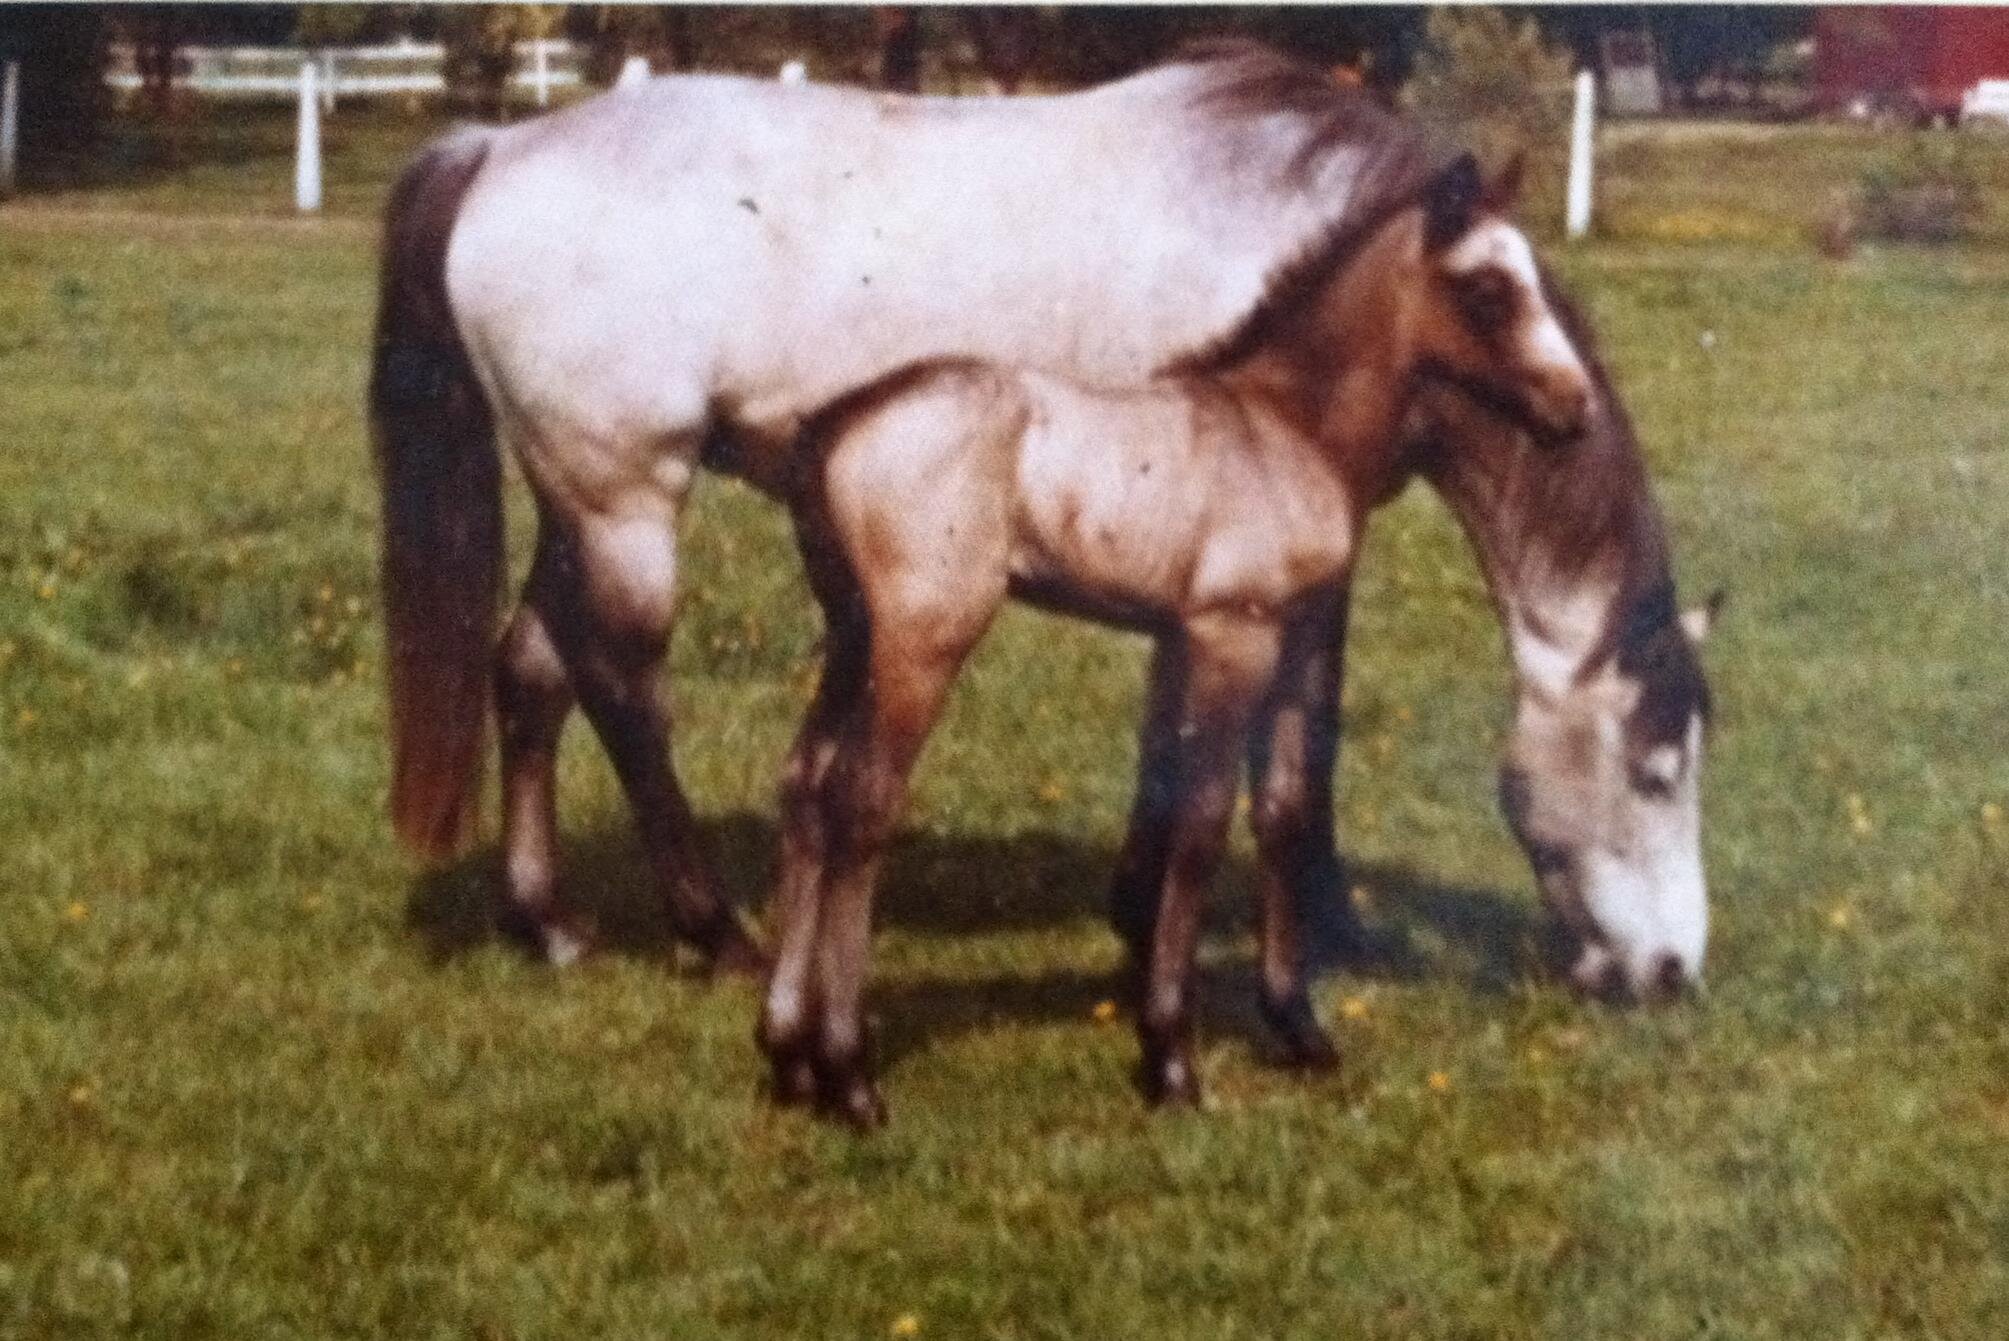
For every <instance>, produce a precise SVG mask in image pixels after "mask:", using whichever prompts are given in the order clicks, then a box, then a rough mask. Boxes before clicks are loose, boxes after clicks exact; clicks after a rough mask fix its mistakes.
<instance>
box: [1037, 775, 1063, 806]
mask: <svg viewBox="0 0 2009 1341" xmlns="http://www.w3.org/2000/svg"><path fill="white" fill-rule="evenodd" d="M1066 795H1067V787H1066V785H1065V784H1064V783H1062V782H1061V780H1060V779H1059V778H1048V779H1047V780H1046V781H1045V782H1042V783H1041V784H1040V785H1039V799H1040V800H1042V801H1046V802H1048V803H1051V802H1054V801H1058V800H1060V799H1061V798H1062V797H1064V796H1066Z"/></svg>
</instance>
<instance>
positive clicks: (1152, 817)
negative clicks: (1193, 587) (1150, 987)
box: [1109, 634, 1186, 974]
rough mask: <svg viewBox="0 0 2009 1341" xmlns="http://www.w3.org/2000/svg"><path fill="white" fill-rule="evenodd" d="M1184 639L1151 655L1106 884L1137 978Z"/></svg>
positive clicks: (1159, 870)
mask: <svg viewBox="0 0 2009 1341" xmlns="http://www.w3.org/2000/svg"><path fill="white" fill-rule="evenodd" d="M1185 647H1186V644H1185V640H1184V639H1183V638H1181V637H1178V636H1177V635H1172V634H1167V635H1163V636H1161V637H1160V638H1159V639H1158V641H1157V643H1156V644H1155V645H1154V646H1153V648H1152V652H1151V679H1150V683H1149V685H1148V686H1147V688H1146V690H1145V699H1144V721H1143V724H1142V726H1140V727H1139V728H1138V733H1137V788H1136V791H1135V792H1134V793H1133V794H1132V796H1131V800H1130V824H1129V827H1128V829H1127V830H1126V831H1125V832H1124V835H1123V850H1122V851H1121V852H1120V853H1119V854H1118V855H1117V858H1116V871H1115V874H1114V875H1113V876H1112V877H1111V878H1110V883H1109V920H1110V923H1111V924H1112V925H1113V926H1114V927H1115V928H1116V934H1117V935H1118V936H1121V937H1122V938H1123V943H1124V945H1126V946H1127V947H1129V950H1130V965H1131V968H1132V970H1133V971H1134V972H1137V973H1140V974H1141V973H1142V971H1143V968H1144V965H1145V964H1146V962H1147V961H1148V960H1149V958H1150V950H1151V935H1152V930H1153V928H1155V927H1156V926H1157V924H1158V892H1159V889H1160V887H1161V886H1162V885H1163V884H1164V882H1165V852H1166V842H1167V840H1168V839H1169V837H1170V835H1171V830H1172V804H1173V801H1174V799H1175V798H1176V797H1177V795H1178V768H1179V752H1178V743H1179V705H1180V698H1181V695H1182V694H1183V692H1184V688H1185V675H1186V654H1185Z"/></svg>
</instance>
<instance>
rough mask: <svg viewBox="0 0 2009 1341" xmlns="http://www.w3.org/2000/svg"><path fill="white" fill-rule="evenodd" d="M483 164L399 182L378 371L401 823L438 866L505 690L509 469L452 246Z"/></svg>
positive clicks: (424, 166) (374, 388) (443, 151)
mask: <svg viewBox="0 0 2009 1341" xmlns="http://www.w3.org/2000/svg"><path fill="white" fill-rule="evenodd" d="M487 156H488V140H487V136H486V134H485V133H484V132H482V131H479V130H473V131H463V132H458V133H456V134H453V135H449V136H447V137H445V138H443V139H441V140H439V141H437V142H435V143H434V144H432V145H431V146H429V147H428V148H427V149H426V150H425V151H424V152H423V153H421V154H420V155H419V157H418V158H417V159H415V160H414V161H413V162H412V164H411V166H410V167H408V168H406V169H405V172H404V175H403V176H402V177H400V178H399V179H398V183H397V186H396V187H395V188H394V189H393V190H392V192H391V199H390V205H389V207H388V209H387V210H386V211H385V216H384V238H383V259H382V287H381V289H380V291H379V298H378V304H377V329H376V349H375V353H374V356H373V357H372V360H371V370H370V429H371V437H372V441H373V445H374V448H375V454H376V462H377V476H378V481H379V483H380V484H381V486H382V491H383V550H382V556H381V558H382V579H383V602H384V626H385V629H384V631H385V641H386V654H387V658H388V679H389V686H388V688H389V698H390V710H391V721H390V727H391V821H392V824H393V826H394V827H395V828H396V830H397V833H398V836H399V837H400V838H401V839H403V840H404V842H405V843H406V844H407V845H408V846H409V847H411V848H412V849H413V850H414V851H415V852H418V853H420V854H421V855H423V856H426V857H429V858H439V857H445V856H450V855H452V854H454V853H455V852H457V851H459V850H460V849H461V848H462V847H463V846H464V845H465V844H466V842H467V841H468V839H469V838H470V837H471V836H472V830H473V827H474V823H473V821H474V814H475V803H476V801H477V799H478V797H479V792H480V787H479V784H480V781H481V769H482V759H483V756H484V755H485V754H486V752H487V725H488V708H489V699H490V695H491V693H492V692H493V691H492V689H491V683H490V677H491V661H492V656H493V645H494V641H495V623H496V606H497V594H498V589H499V587H500V585H501V577H502V477H501V461H500V458H499V457H498V455H497V453H496V446H495V423H494V418H493V415H492V413H491V411H490V408H489V405H488V401H487V399H486V397H485V396H484V395H483V393H482V389H481V385H480V383H479V382H478V381H477V380H476V378H475V374H474V368H473V366H472V364H470V363H469V361H468V354H467V348H466V346H465V345H463V344H462V343H461V339H460V335H459V332H458V331H457V330H456V328H455V325H454V318H453V312H452V311H451V309H450V307H449V305H448V300H447V292H446V252H447V241H448V239H449V237H451V235H452V233H453V226H454V220H455V218H456V217H457V216H458V214H459V212H460V206H461V202H462V200H463V199H464V198H465V196H466V194H467V190H468V187H469V186H470V185H472V183H473V181H474V178H475V174H476V173H477V172H478V171H480V169H481V165H482V163H483V161H484V160H485V159H486V158H487Z"/></svg>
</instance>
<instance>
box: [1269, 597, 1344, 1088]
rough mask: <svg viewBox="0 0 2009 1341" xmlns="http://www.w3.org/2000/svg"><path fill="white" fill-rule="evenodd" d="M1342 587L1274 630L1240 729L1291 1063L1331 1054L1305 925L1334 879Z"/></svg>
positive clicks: (1276, 1008)
mask: <svg viewBox="0 0 2009 1341" xmlns="http://www.w3.org/2000/svg"><path fill="white" fill-rule="evenodd" d="M1345 603H1346V592H1345V589H1344V588H1339V589H1336V590H1333V591H1326V592H1321V593H1319V594H1318V595H1317V596H1316V597H1315V598H1314V599H1313V600H1312V601H1310V602H1307V604H1306V607H1305V608H1304V609H1302V610H1300V611H1299V612H1298V613H1297V614H1296V616H1295V617H1294V618H1293V619H1292V621H1291V623H1290V625H1289V626H1288V627H1287V628H1286V630H1285V633H1284V641H1283V650H1282V654H1281V656H1280V658H1279V661H1278V666H1277V676H1276V680H1275V681H1274V682H1273V684H1272V685H1271V688H1270V692H1269V693H1268V694H1266V695H1265V696H1264V698H1263V701H1262V703H1261V705H1260V706H1259V707H1258V709H1257V712H1256V719H1255V722H1254V723H1253V725H1252V728H1251V731H1250V734H1249V787H1250V792H1251V804H1250V808H1249V826H1250V828H1251V829H1253V830H1254V832H1255V838H1256V851H1257V855H1258V858H1259V861H1260V877H1259V878H1260V882H1261V889H1262V938H1261V939H1262V949H1261V955H1260V976H1261V984H1262V985H1261V1003H1262V1012H1263V1018H1264V1019H1265V1020H1266V1021H1268V1023H1269V1025H1270V1027H1271V1029H1273V1030H1274V1031H1275V1033H1276V1035H1277V1037H1278V1039H1279V1040H1280V1041H1281V1042H1282V1044H1283V1047H1284V1053H1285V1057H1286V1059H1287V1060H1288V1061H1289V1062H1290V1063H1291V1064H1292V1065H1295V1066H1303V1067H1309V1068H1325V1067H1329V1066H1333V1065H1335V1064H1336V1063H1337V1062H1338V1061H1339V1054H1338V1052H1337V1051H1336V1050H1335V1049H1334V1047H1333V1045H1332V1040H1331V1039H1330V1038H1329V1037H1328V1036H1327V1035H1326V1033H1325V1031H1324V1030H1323V1029H1321V1028H1320V1027H1319V1024H1318V1021H1317V1019H1316V1018H1315V1017H1314V1016H1313V1014H1312V1009H1311V997H1310V994H1309V992H1308V991H1307V989H1306V976H1307V970H1306V962H1305V961H1306V952H1305V927H1306V924H1307V922H1308V921H1310V920H1313V919H1316V918H1319V917H1320V916H1321V915H1325V916H1327V917H1328V918H1329V916H1330V914H1325V913H1324V910H1325V909H1326V908H1327V907H1328V906H1330V905H1332V903H1333V900H1334V894H1335V892H1336V891H1337V889H1338V887H1339V885H1340V879H1339V870H1338V857H1337V854H1336V852H1335V850H1334V847H1333V828H1332V770H1333V762H1334V758H1335V751H1336V750H1337V747H1338V743H1339V715H1338V714H1339V702H1338V699H1339V676H1338V667H1337V664H1336V657H1337V653H1338V651H1339V649H1340V648H1342V647H1343V646H1344V637H1345Z"/></svg>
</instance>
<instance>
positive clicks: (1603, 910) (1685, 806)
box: [1580, 716, 1709, 995]
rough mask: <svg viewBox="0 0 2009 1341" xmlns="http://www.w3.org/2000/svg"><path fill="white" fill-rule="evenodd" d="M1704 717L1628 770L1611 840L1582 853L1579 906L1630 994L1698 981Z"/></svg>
mask: <svg viewBox="0 0 2009 1341" xmlns="http://www.w3.org/2000/svg"><path fill="white" fill-rule="evenodd" d="M1701 763H1702V719H1701V718H1700V717H1699V716H1694V717H1691V718H1690V719H1689V723H1688V730H1687V733H1686V738H1685V739H1684V740H1683V741H1682V743H1681V744H1679V745H1674V744H1667V745H1660V746H1656V747H1655V748H1654V749H1652V750H1651V751H1649V752H1648V753H1647V754H1646V755H1645V756H1644V757H1643V758H1642V759H1640V760H1638V761H1636V763H1635V765H1634V776H1632V777H1630V778H1627V779H1626V780H1625V787H1624V791H1623V792H1622V793H1621V799H1620V800H1619V801H1618V803H1617V805H1616V806H1615V807H1614V810H1615V812H1616V813H1614V814H1613V815H1612V816H1611V825H1610V827H1611V828H1612V829H1613V831H1614V832H1613V833H1612V834H1611V835H1609V837H1610V840H1611V841H1609V842H1604V843H1600V842H1596V841H1593V842H1592V843H1591V844H1590V845H1589V846H1587V847H1586V849H1585V850H1584V851H1583V853H1582V855H1581V866H1580V871H1581V880H1582V891H1581V893H1582V898H1583V902H1584V909H1585V911H1586V912H1587V913H1589V915H1590V918H1591V921H1592V922H1593V923H1594V924H1595V925H1596V926H1597V928H1598V930H1599V933H1600V934H1601V935H1602V936H1603V937H1604V938H1605V941H1606V948H1607V949H1608V950H1609V952H1610V953H1611V954H1612V956H1613V957H1614V958H1615V959H1616V960H1617V961H1618V963H1619V966H1620V967H1621V968H1622V969H1623V970H1624V973H1625V976H1626V980H1627V981H1628V983H1630V985H1631V986H1632V987H1633V989H1634V990H1635V991H1636V992H1639V993H1640V994H1642V995H1649V994H1651V993H1652V992H1653V991H1654V990H1655V989H1656V988H1657V987H1660V986H1662V985H1672V984H1671V983H1668V984H1663V981H1662V979H1663V975H1665V974H1666V973H1667V972H1668V970H1667V968H1666V967H1665V966H1666V965H1667V964H1668V963H1669V962H1670V961H1671V962H1672V964H1673V965H1675V966H1676V969H1677V970H1678V973H1679V981H1680V982H1682V983H1687V982H1693V981H1695V980H1696V979H1698V978H1699V977H1700V976H1701V973H1702V956H1703V950H1704V946H1705V944H1706V942H1707V939H1708V934H1709V900H1708V892H1707V887H1706V882H1705V881H1704V879H1703V874H1702V795H1701V785H1700V775H1701Z"/></svg>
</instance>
